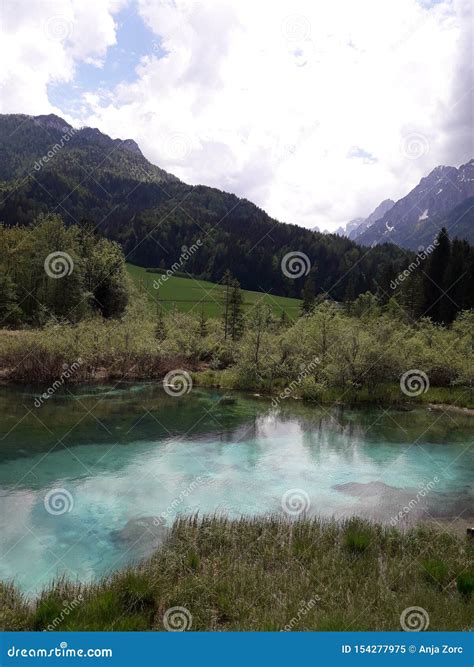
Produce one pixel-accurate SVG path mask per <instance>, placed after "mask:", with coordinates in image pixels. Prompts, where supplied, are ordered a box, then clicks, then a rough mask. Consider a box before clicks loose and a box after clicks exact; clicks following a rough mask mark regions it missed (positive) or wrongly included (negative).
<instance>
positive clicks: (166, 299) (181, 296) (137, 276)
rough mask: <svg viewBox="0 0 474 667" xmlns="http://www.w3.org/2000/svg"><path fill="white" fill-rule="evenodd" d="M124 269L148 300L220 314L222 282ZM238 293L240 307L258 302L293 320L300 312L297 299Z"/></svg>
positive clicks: (208, 314)
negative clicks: (240, 297)
mask: <svg viewBox="0 0 474 667" xmlns="http://www.w3.org/2000/svg"><path fill="white" fill-rule="evenodd" d="M127 270H128V273H129V275H130V276H131V278H132V280H133V282H134V284H135V286H136V287H137V288H138V289H139V291H140V292H142V293H146V294H147V296H148V299H149V300H150V302H152V303H156V301H157V300H159V302H160V304H161V305H162V307H163V308H165V310H173V309H174V308H176V309H177V310H179V311H182V312H186V313H188V312H192V313H194V314H196V315H199V314H200V313H201V312H202V311H204V314H205V315H206V316H207V317H220V316H221V315H222V313H223V303H224V290H225V288H224V286H223V285H219V284H218V283H211V282H209V281H207V280H196V279H195V278H182V277H179V276H171V277H170V278H168V279H167V280H163V274H160V273H152V272H151V271H147V270H146V269H143V268H141V267H139V266H135V265H133V264H127ZM160 279H161V283H160V287H159V289H155V288H154V286H153V282H154V281H159V280H160ZM242 297H243V307H244V311H245V310H248V309H249V308H251V307H252V306H254V305H255V304H256V303H258V302H261V303H265V304H268V305H269V306H271V308H272V310H273V313H274V315H276V316H278V315H281V314H282V313H283V312H284V313H286V315H287V316H288V317H289V318H290V319H292V320H293V319H296V317H298V316H299V315H300V312H301V301H300V300H299V299H291V298H289V297H284V296H274V295H273V294H264V293H263V292H250V291H248V290H242Z"/></svg>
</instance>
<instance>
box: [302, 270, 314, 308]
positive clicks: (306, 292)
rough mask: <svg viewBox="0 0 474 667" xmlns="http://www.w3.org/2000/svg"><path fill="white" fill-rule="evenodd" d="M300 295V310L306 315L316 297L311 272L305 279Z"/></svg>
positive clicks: (312, 306)
mask: <svg viewBox="0 0 474 667" xmlns="http://www.w3.org/2000/svg"><path fill="white" fill-rule="evenodd" d="M301 297H302V299H303V303H302V304H301V310H302V312H303V314H304V315H308V314H309V313H311V311H312V310H313V309H314V304H315V299H316V289H315V286H314V279H313V276H312V275H311V274H310V275H309V276H308V277H307V278H306V280H305V283H304V287H303V291H302V293H301Z"/></svg>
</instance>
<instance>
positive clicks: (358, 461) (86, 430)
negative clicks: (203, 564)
mask: <svg viewBox="0 0 474 667" xmlns="http://www.w3.org/2000/svg"><path fill="white" fill-rule="evenodd" d="M36 395H37V394H35V392H34V391H33V390H26V389H24V388H23V389H12V388H0V407H1V412H0V534H1V536H2V540H1V542H2V544H1V553H0V579H14V580H15V582H16V583H17V585H18V586H20V587H21V588H22V589H23V590H24V591H25V592H26V593H29V594H33V593H35V592H37V591H38V590H39V589H40V588H42V587H43V586H45V585H46V584H48V583H49V582H50V581H51V580H52V579H53V578H54V577H57V576H59V575H65V576H67V577H68V578H71V579H74V580H76V579H78V580H93V579H96V578H98V577H100V576H101V575H104V574H106V573H108V572H110V571H111V570H114V569H118V568H120V567H123V566H124V565H126V564H127V563H132V562H136V561H137V560H139V559H140V558H142V557H144V556H146V555H148V554H149V553H150V552H151V550H152V549H153V548H154V547H156V546H157V545H158V544H159V543H160V541H161V540H162V539H163V536H164V535H165V534H166V530H167V527H168V526H170V525H171V523H172V521H173V518H174V517H175V516H176V515H177V514H179V513H189V512H198V511H199V512H201V513H206V512H222V513H226V514H228V515H230V516H239V515H241V514H263V513H268V512H286V513H287V514H289V515H291V516H296V515H297V512H298V510H300V509H304V510H306V511H307V512H308V513H314V514H319V515H322V516H327V517H332V516H334V517H336V518H339V517H344V516H350V515H352V514H357V515H360V516H364V517H368V518H371V519H376V520H380V521H384V522H390V521H391V520H393V519H394V518H395V519H396V518H397V513H398V512H400V511H402V513H403V517H402V518H401V519H400V521H399V523H400V524H401V525H405V524H406V523H409V522H415V521H419V520H426V519H428V520H430V521H436V522H437V523H440V524H441V525H446V523H447V522H450V521H453V520H454V519H459V518H461V519H471V518H472V517H473V516H474V511H473V499H472V491H471V488H470V484H471V480H472V473H473V467H474V465H473V455H472V447H470V446H469V445H470V443H472V435H473V426H474V421H473V419H472V418H470V417H466V416H463V415H457V414H455V415H450V416H447V415H443V414H442V413H437V412H429V411H427V410H426V409H417V410H414V411H411V412H401V411H396V410H389V411H387V410H381V409H366V410H348V409H343V408H341V407H338V408H328V409H326V408H325V409H323V408H317V407H313V406H308V405H303V404H302V403H300V402H294V401H292V402H290V401H286V402H284V403H283V404H282V405H281V407H279V408H277V409H274V408H272V407H271V405H270V403H269V401H267V400H266V399H264V398H261V397H252V396H248V395H242V394H232V400H231V401H229V400H222V398H223V394H222V393H219V392H216V391H206V390H200V389H197V388H195V389H193V391H192V392H191V393H190V394H187V395H186V396H183V397H181V398H175V397H170V396H168V395H167V394H166V393H165V392H164V391H163V390H162V388H161V387H160V386H159V385H156V384H137V385H133V386H130V385H128V386H121V387H118V388H111V387H106V386H104V387H94V388H81V389H75V390H74V392H73V393H71V392H69V391H67V392H66V393H63V394H62V395H60V394H56V395H54V396H53V397H52V398H50V399H49V400H48V401H46V402H45V404H44V405H42V406H41V407H39V408H37V407H35V405H34V401H35V397H36ZM421 490H425V491H426V492H425V493H424V494H423V495H421V494H420V491H421ZM410 501H412V502H411V505H410V511H409V512H408V513H406V512H403V509H402V508H403V507H405V506H408V503H410ZM398 518H400V517H398ZM397 520H398V519H397Z"/></svg>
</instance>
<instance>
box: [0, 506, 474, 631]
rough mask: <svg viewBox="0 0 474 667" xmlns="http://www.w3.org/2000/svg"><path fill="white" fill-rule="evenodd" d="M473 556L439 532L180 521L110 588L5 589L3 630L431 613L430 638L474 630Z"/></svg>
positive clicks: (370, 619) (292, 623) (252, 624)
mask: <svg viewBox="0 0 474 667" xmlns="http://www.w3.org/2000/svg"><path fill="white" fill-rule="evenodd" d="M472 552H473V544H472V541H470V540H468V539H467V538H461V537H456V536H454V535H451V534H448V533H446V532H442V531H440V530H438V529H433V528H427V527H418V528H413V529H411V530H410V531H408V532H406V533H402V532H399V531H398V530H397V529H395V528H388V527H382V526H380V525H377V524H371V523H368V522H364V521H361V520H359V519H349V520H346V521H342V522H331V521H322V520H320V519H310V518H300V519H298V520H296V521H289V520H287V519H285V518H283V517H278V516H270V517H263V518H252V519H250V518H241V519H239V520H233V521H231V520H228V519H226V518H224V517H208V518H206V517H204V518H198V517H190V518H178V519H177V520H176V521H175V523H174V525H173V527H172V529H171V531H170V534H169V535H168V538H167V539H166V541H165V543H164V544H163V546H162V547H161V548H159V549H158V550H157V551H156V552H155V554H154V555H153V557H152V558H151V559H150V560H148V561H146V562H144V563H143V564H141V565H139V566H137V567H135V568H129V569H127V570H125V571H123V572H120V573H116V574H113V575H111V576H110V577H109V578H107V579H105V580H103V581H102V582H100V583H97V584H91V585H76V584H72V583H70V582H67V581H65V580H60V581H57V582H55V583H53V584H52V585H51V586H50V587H49V588H48V589H46V590H44V591H43V592H42V593H41V594H40V596H39V597H38V599H37V600H35V601H34V602H32V601H29V600H25V599H24V598H23V597H22V596H21V594H20V593H18V592H17V591H16V590H15V588H14V587H13V586H12V585H9V584H4V585H3V586H1V587H0V600H1V602H2V611H1V612H0V614H1V616H0V622H1V624H2V626H3V627H4V628H5V629H11V630H51V629H55V630H83V631H84V630H158V631H162V630H167V629H170V627H171V628H173V629H183V630H273V631H275V630H287V631H288V630H294V631H300V630H341V631H342V630H355V629H357V630H400V629H401V618H400V617H401V615H402V614H403V612H404V611H406V610H407V609H409V608H410V607H421V608H422V609H423V610H424V611H425V613H426V617H425V619H424V622H425V624H426V623H427V622H428V623H429V629H430V630H468V629H469V626H470V624H471V622H472V613H473V600H472V591H473V586H472V581H473V571H472V569H470V568H472V555H473V553H472ZM434 562H435V563H436V566H433V563H434ZM173 614H176V616H175V617H174V618H173ZM402 627H403V626H402ZM420 629H423V628H420Z"/></svg>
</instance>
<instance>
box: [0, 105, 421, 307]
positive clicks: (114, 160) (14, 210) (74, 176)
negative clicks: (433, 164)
mask: <svg viewBox="0 0 474 667" xmlns="http://www.w3.org/2000/svg"><path fill="white" fill-rule="evenodd" d="M0 157H1V159H0V222H3V223H4V224H6V225H16V224H19V225H26V224H30V223H32V222H33V221H34V220H35V219H36V218H37V217H38V216H39V215H41V214H50V213H55V214H58V215H60V216H61V217H62V218H63V220H64V221H65V222H66V224H77V225H81V226H83V227H86V228H87V229H88V230H92V229H95V230H96V231H97V232H99V233H101V234H102V235H104V236H106V237H107V238H110V239H113V240H116V241H118V242H119V243H120V244H121V245H122V248H123V250H124V253H125V256H126V258H127V260H128V261H130V262H133V263H135V264H137V265H139V266H143V267H159V268H165V269H167V268H170V267H172V266H173V264H175V263H176V262H179V261H180V257H181V256H182V255H183V253H184V250H183V248H184V247H186V248H191V247H192V246H193V245H194V244H196V242H197V241H198V240H199V241H200V242H201V243H200V245H199V248H198V251H196V252H194V253H192V255H191V254H190V253H188V256H187V257H186V260H185V261H184V263H183V264H182V265H180V271H186V272H188V273H189V274H191V275H193V276H196V277H200V278H203V279H207V280H211V281H213V282H218V281H219V280H221V279H222V277H223V275H224V273H225V271H226V270H227V269H230V271H231V272H232V273H233V275H234V276H235V277H236V278H237V280H239V282H240V284H241V285H242V287H243V288H245V289H250V290H259V291H266V292H270V293H274V294H280V295H287V296H297V297H300V295H301V290H302V287H303V285H304V282H305V280H306V276H307V273H308V271H309V270H310V268H311V271H312V276H313V278H314V281H315V284H316V289H317V293H324V292H329V294H330V296H331V297H332V298H334V299H336V300H342V299H344V298H345V297H350V298H353V297H355V296H357V295H358V294H360V293H361V292H365V291H367V290H371V291H374V292H376V291H377V290H378V289H379V286H383V285H384V286H385V288H384V289H385V290H386V291H388V290H389V288H388V282H389V280H390V278H391V276H392V275H393V274H394V273H398V272H400V271H401V270H403V269H404V268H405V266H406V265H407V261H409V260H407V256H406V253H404V252H402V251H401V250H400V249H398V248H397V247H396V246H393V245H389V244H386V245H383V246H380V247H378V248H375V249H374V250H373V251H371V252H370V253H367V252H366V250H365V249H362V248H360V247H358V246H357V245H356V244H355V243H354V242H353V241H351V240H349V239H347V238H345V237H339V236H337V235H334V234H321V233H318V232H312V231H310V230H309V229H303V228H301V227H299V226H297V225H294V224H285V223H281V222H278V221H277V220H275V219H273V218H271V217H270V216H269V215H268V214H267V213H265V211H263V210H262V209H260V208H259V207H258V206H256V205H255V204H253V203H251V202H249V201H248V200H246V199H241V198H238V197H236V196H235V195H233V194H230V193H227V192H223V191H221V190H218V189H217V188H210V187H206V186H204V185H198V186H191V185H188V184H186V183H183V182H182V181H180V180H179V179H178V178H176V177H175V176H173V175H172V174H169V173H167V172H166V171H165V170H163V169H160V168H159V167H157V166H155V165H153V164H151V163H150V162H149V161H148V160H147V159H146V158H145V157H144V155H143V154H142V152H141V150H140V148H139V147H138V146H137V144H136V143H135V142H134V141H132V140H129V139H125V140H120V139H112V138H110V137H108V136H107V135H105V134H103V133H102V132H100V131H99V130H98V129H95V128H88V127H85V128H81V129H79V130H75V129H74V128H72V127H71V126H70V125H69V124H68V123H67V122H66V121H64V120H63V119H61V118H59V117H58V116H54V115H46V116H36V117H33V116H26V115H0ZM297 252H299V253H304V255H306V256H307V258H308V259H307V263H306V265H305V266H304V267H303V271H301V274H299V277H297V278H296V279H292V278H290V277H288V270H287V272H286V274H285V272H284V271H283V270H282V263H283V264H284V265H285V268H289V269H290V273H291V268H292V265H291V264H290V263H289V259H288V258H290V259H291V257H292V256H293V255H294V253H297ZM286 264H288V267H286ZM0 268H1V267H0ZM297 268H298V267H295V269H297ZM210 298H212V297H211V296H210Z"/></svg>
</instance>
